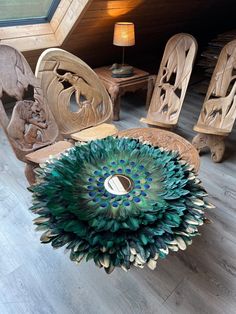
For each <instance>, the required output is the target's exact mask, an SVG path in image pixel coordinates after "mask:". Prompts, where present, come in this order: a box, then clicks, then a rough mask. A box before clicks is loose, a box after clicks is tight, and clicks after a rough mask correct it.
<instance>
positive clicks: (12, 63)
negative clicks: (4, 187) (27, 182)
mask: <svg viewBox="0 0 236 314" xmlns="http://www.w3.org/2000/svg"><path fill="white" fill-rule="evenodd" d="M0 69H1V72H0V125H1V126H2V128H3V129H4V131H5V133H6V135H7V137H8V140H9V142H10V144H11V145H12V147H13V150H14V152H15V154H16V156H17V158H18V159H20V160H22V161H26V160H25V155H27V154H29V153H31V152H33V151H35V150H37V149H39V148H40V147H44V146H47V145H49V144H52V143H53V142H54V141H55V139H56V138H57V136H58V128H57V125H56V122H55V120H54V118H53V116H52V114H51V112H50V110H48V108H47V106H46V105H45V102H44V98H43V94H42V89H41V87H40V81H39V80H38V79H36V77H35V76H34V74H33V72H32V71H31V69H30V66H29V64H28V63H27V61H26V60H25V58H24V56H23V55H22V54H21V53H20V52H19V51H17V50H16V49H15V48H13V47H10V46H7V45H0ZM29 86H32V87H33V90H34V94H33V98H34V99H33V100H26V99H24V93H25V91H26V90H27V89H28V87H29ZM4 94H6V95H8V96H10V97H12V98H14V99H15V105H14V108H13V111H12V115H11V117H10V118H9V117H8V115H7V113H6V111H5V108H4V105H3V95H4Z"/></svg>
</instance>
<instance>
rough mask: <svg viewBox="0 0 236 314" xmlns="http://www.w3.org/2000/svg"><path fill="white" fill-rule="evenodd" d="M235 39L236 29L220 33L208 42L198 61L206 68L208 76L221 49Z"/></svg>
mask: <svg viewBox="0 0 236 314" xmlns="http://www.w3.org/2000/svg"><path fill="white" fill-rule="evenodd" d="M234 39H236V29H234V30H231V31H229V32H226V33H223V34H219V35H218V36H217V37H216V38H214V39H212V40H211V41H210V42H209V43H208V46H207V48H206V49H205V50H204V51H203V52H202V54H201V58H200V60H199V62H198V65H199V66H201V67H202V68H204V71H205V74H206V76H207V77H211V75H212V73H213V71H214V68H215V65H216V62H217V59H218V57H219V54H220V51H221V49H222V48H223V47H224V46H225V45H226V44H227V43H228V42H230V41H231V40H234Z"/></svg>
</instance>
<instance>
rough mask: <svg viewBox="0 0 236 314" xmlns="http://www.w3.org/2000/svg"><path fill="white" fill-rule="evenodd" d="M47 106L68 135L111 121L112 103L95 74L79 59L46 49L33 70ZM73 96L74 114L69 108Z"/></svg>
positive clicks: (60, 50) (60, 127)
mask: <svg viewBox="0 0 236 314" xmlns="http://www.w3.org/2000/svg"><path fill="white" fill-rule="evenodd" d="M36 76H37V77H38V78H39V79H40V81H41V86H42V89H43V92H44V95H45V97H46V99H47V104H48V106H49V108H50V109H51V111H52V113H53V115H54V117H55V120H56V122H57V125H58V127H59V130H60V132H61V133H62V134H64V135H70V134H72V133H75V132H78V131H80V130H82V129H85V128H88V127H91V126H95V125H98V124H101V123H103V122H105V121H107V120H109V119H110V117H111V115H112V103H111V100H110V98H109V96H108V93H107V91H106V89H105V87H104V86H103V85H102V83H101V81H100V80H99V78H98V77H97V75H96V73H95V72H94V71H93V70H92V69H91V68H90V67H89V66H88V65H87V64H86V63H84V62H83V61H82V60H81V59H79V58H77V57H76V56H74V55H72V54H70V53H69V52H67V51H64V50H62V49H57V48H52V49H47V50H46V51H44V52H43V53H42V55H41V56H40V58H39V60H38V64H37V67H36ZM72 95H74V96H75V101H76V104H77V108H76V111H75V112H74V111H72V110H71V109H70V103H71V97H72Z"/></svg>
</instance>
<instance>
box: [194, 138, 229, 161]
mask: <svg viewBox="0 0 236 314" xmlns="http://www.w3.org/2000/svg"><path fill="white" fill-rule="evenodd" d="M224 139H225V136H220V135H213V134H204V133H198V134H197V135H196V136H195V137H194V138H193V140H192V144H193V146H194V147H195V148H196V149H197V151H198V152H199V153H200V152H201V151H202V150H203V149H204V148H209V149H210V151H211V159H212V161H214V162H221V161H222V158H223V156H224V152H225V142H224Z"/></svg>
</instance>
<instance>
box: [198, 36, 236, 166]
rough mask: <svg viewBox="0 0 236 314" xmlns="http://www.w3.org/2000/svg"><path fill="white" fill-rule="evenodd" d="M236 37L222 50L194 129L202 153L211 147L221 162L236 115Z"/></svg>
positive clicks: (215, 160)
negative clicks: (226, 140) (225, 140)
mask: <svg viewBox="0 0 236 314" xmlns="http://www.w3.org/2000/svg"><path fill="white" fill-rule="evenodd" d="M235 71H236V40H233V41H231V42H229V43H228V44H227V45H225V46H224V48H223V49H222V50H221V53H220V56H219V59H218V62H217V64H216V67H215V70H214V72H213V74H212V78H211V82H210V85H209V88H208V91H207V94H206V98H205V100H204V103H203V106H202V109H201V112H200V116H199V119H198V122H197V124H196V125H195V126H194V128H193V129H194V130H195V131H197V132H198V134H197V135H196V136H195V137H194V139H193V145H194V146H195V147H196V149H197V150H198V151H199V152H200V151H201V150H202V149H204V148H206V147H209V148H210V151H211V158H212V160H213V161H214V162H220V161H221V160H222V158H223V155H224V151H225V143H224V139H225V137H226V136H227V135H229V133H230V132H231V131H232V128H233V125H234V121H235V118H236V75H235V74H236V72H235Z"/></svg>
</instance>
